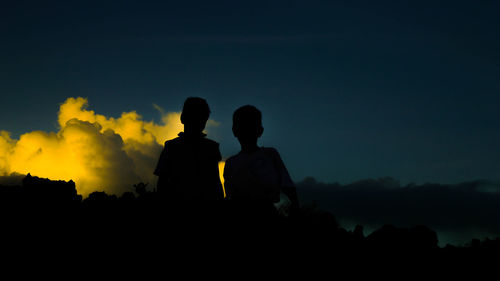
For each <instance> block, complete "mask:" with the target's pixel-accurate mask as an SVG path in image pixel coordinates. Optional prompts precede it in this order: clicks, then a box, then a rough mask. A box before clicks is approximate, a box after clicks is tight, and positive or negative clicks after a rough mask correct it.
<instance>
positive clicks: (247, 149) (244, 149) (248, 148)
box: [241, 143, 259, 153]
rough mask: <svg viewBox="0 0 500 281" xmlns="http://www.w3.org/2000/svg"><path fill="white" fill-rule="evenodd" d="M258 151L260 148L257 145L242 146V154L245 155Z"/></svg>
mask: <svg viewBox="0 0 500 281" xmlns="http://www.w3.org/2000/svg"><path fill="white" fill-rule="evenodd" d="M257 150H259V146H258V145H257V144H256V143H251V144H241V152H243V153H253V152H255V151H257Z"/></svg>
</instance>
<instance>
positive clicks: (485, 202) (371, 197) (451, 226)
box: [297, 178, 500, 244]
mask: <svg viewBox="0 0 500 281" xmlns="http://www.w3.org/2000/svg"><path fill="white" fill-rule="evenodd" d="M297 186H298V193H299V196H300V198H301V200H302V202H303V203H304V202H312V201H316V203H317V204H318V205H319V206H320V207H321V208H323V209H326V210H328V211H331V212H332V213H333V214H334V215H335V216H336V217H337V218H338V219H339V221H341V222H342V221H344V222H350V223H356V224H362V225H365V226H368V228H371V229H375V228H378V227H380V226H381V225H383V224H393V225H396V226H402V227H405V226H415V225H425V226H428V227H430V228H432V229H434V230H435V231H437V232H438V234H446V237H447V238H446V239H448V241H444V240H443V238H444V235H443V236H441V238H440V240H442V241H441V243H443V242H445V243H446V242H452V243H455V244H456V243H458V242H465V241H470V239H472V238H485V237H488V236H493V237H497V236H500V209H499V208H498V206H500V183H495V182H489V181H472V182H464V183H460V184H454V185H447V184H423V185H415V184H409V185H405V186H402V185H400V183H399V182H398V181H397V180H395V179H393V178H380V179H368V180H362V181H357V182H354V183H351V184H345V185H341V184H339V183H332V184H325V183H319V182H316V181H315V180H314V179H312V178H309V179H306V180H304V181H302V182H300V183H298V184H297ZM479 236H481V237H479ZM493 237H490V238H493Z"/></svg>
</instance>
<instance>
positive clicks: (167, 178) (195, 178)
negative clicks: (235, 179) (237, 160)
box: [154, 132, 224, 200]
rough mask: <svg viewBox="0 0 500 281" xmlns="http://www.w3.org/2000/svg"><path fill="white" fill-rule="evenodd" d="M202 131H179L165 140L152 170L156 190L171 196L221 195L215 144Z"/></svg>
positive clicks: (211, 197)
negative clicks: (177, 134)
mask: <svg viewBox="0 0 500 281" xmlns="http://www.w3.org/2000/svg"><path fill="white" fill-rule="evenodd" d="M205 136H206V135H205V134H199V135H196V136H190V135H187V134H184V133H182V132H181V133H179V136H178V137H177V138H175V139H172V140H169V141H166V142H165V146H164V148H163V151H162V153H161V155H160V159H159V161H158V165H157V166H156V169H155V171H154V174H155V175H157V176H158V177H159V179H158V187H157V188H158V192H159V193H160V194H161V196H162V197H165V198H168V199H171V200H218V199H222V198H224V191H223V189H222V184H221V182H220V177H219V166H218V163H219V161H220V160H221V159H222V157H221V154H220V151H219V144H218V143H217V142H215V141H213V140H210V139H207V138H205Z"/></svg>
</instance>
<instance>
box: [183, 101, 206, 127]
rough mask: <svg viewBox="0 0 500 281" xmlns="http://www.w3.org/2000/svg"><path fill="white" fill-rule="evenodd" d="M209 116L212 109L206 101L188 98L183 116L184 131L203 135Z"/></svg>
mask: <svg viewBox="0 0 500 281" xmlns="http://www.w3.org/2000/svg"><path fill="white" fill-rule="evenodd" d="M209 116H210V108H209V107H208V104H207V101H206V100H204V99H202V98H198V97H189V98H187V99H186V101H185V102H184V107H183V108H182V114H181V123H182V124H184V131H185V132H186V131H190V132H194V133H198V132H199V133H201V132H202V131H203V129H205V125H206V124H207V121H208V117H209Z"/></svg>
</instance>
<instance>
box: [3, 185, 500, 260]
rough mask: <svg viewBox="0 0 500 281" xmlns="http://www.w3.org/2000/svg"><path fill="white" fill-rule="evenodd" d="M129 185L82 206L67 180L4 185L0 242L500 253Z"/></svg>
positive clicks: (330, 252)
mask: <svg viewBox="0 0 500 281" xmlns="http://www.w3.org/2000/svg"><path fill="white" fill-rule="evenodd" d="M135 187H136V193H132V192H129V193H125V194H123V195H122V196H120V197H117V196H115V195H108V194H106V193H104V192H94V193H92V194H90V195H89V196H88V198H86V199H84V200H83V199H82V197H81V196H80V195H78V194H77V192H76V188H75V184H74V183H73V182H72V181H70V182H65V181H50V180H47V179H41V178H37V177H32V176H30V175H28V176H27V177H26V178H24V180H23V184H22V186H0V206H1V212H2V218H3V219H2V229H3V231H2V239H3V242H5V244H6V245H10V246H12V247H13V248H14V249H15V251H19V249H22V248H27V249H40V248H42V249H43V250H41V251H54V250H56V249H57V250H63V251H68V252H70V253H71V252H74V251H77V252H78V253H82V252H83V253H86V254H89V253H90V254H92V253H93V254H95V253H96V252H101V251H105V252H108V253H109V252H111V253H114V254H117V253H123V252H126V253H131V252H134V251H145V252H148V253H149V254H151V253H153V256H154V253H156V254H159V255H165V254H167V255H169V256H175V255H179V257H181V256H182V255H188V256H190V257H191V258H192V257H194V256H196V257H200V255H203V254H204V255H209V256H210V255H213V254H214V253H219V254H223V255H226V256H227V255H229V256H230V257H232V258H229V259H230V260H232V259H233V258H234V257H241V256H245V257H251V256H252V255H257V257H259V258H269V259H281V260H283V259H287V260H290V261H298V260H302V261H304V260H308V261H310V260H311V259H315V258H317V259H321V260H322V261H327V260H329V259H330V258H345V257H347V256H350V257H355V259H356V261H357V262H360V260H362V259H368V260H377V259H379V258H380V257H382V256H391V257H397V258H399V257H401V256H416V255H418V256H419V257H421V261H426V262H429V263H431V262H432V261H440V263H442V262H443V261H463V260H464V259H465V258H470V259H474V260H477V259H480V258H482V257H486V256H487V255H491V254H493V255H497V254H498V253H500V251H499V249H500V239H496V240H485V241H479V240H473V241H471V243H470V244H469V245H468V246H464V247H453V246H447V247H443V248H441V247H438V239H437V235H436V233H435V232H434V231H433V230H431V229H429V228H427V227H425V226H415V227H413V228H398V227H395V226H391V225H386V226H383V227H382V228H380V229H378V230H376V231H375V232H373V233H372V234H370V235H368V236H365V235H364V234H363V227H362V226H357V227H356V229H355V230H354V231H347V230H345V229H343V228H341V227H340V226H339V224H338V223H337V221H336V219H335V217H334V215H333V214H331V213H329V212H324V211H321V210H318V209H315V208H312V207H308V206H303V207H302V208H301V209H300V211H299V212H298V213H297V214H296V215H295V216H292V217H287V218H285V217H281V216H279V215H277V214H276V213H274V212H273V211H272V210H269V209H266V208H257V207H253V208H251V207H248V206H242V205H241V204H235V203H232V202H230V201H222V202H217V203H210V204H202V203H198V204H194V203H193V202H186V203H184V204H172V203H171V204H167V203H165V202H163V201H161V200H159V199H158V198H157V196H156V194H155V192H149V191H147V190H146V188H145V185H144V184H138V185H136V186H135ZM174 253H177V254H174ZM181 253H182V255H181ZM82 255H83V254H82Z"/></svg>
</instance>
